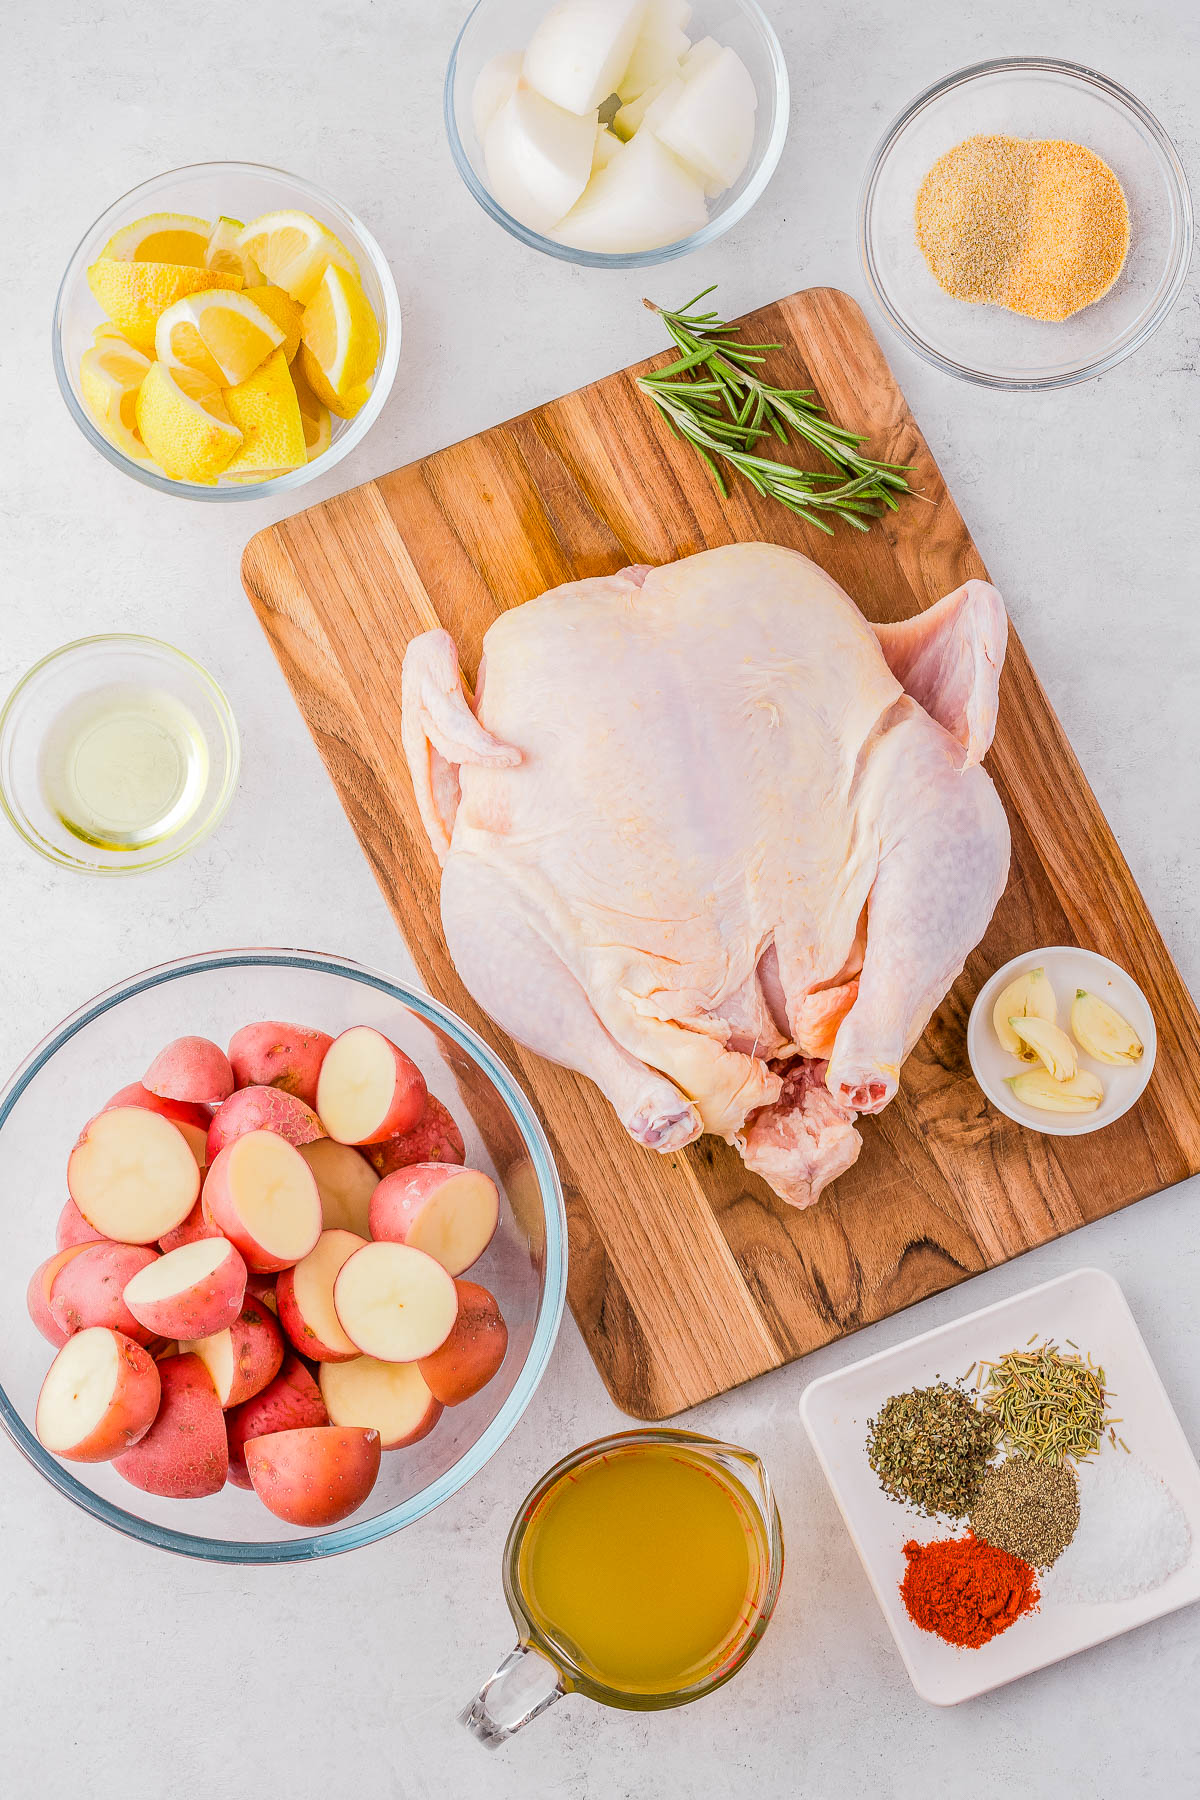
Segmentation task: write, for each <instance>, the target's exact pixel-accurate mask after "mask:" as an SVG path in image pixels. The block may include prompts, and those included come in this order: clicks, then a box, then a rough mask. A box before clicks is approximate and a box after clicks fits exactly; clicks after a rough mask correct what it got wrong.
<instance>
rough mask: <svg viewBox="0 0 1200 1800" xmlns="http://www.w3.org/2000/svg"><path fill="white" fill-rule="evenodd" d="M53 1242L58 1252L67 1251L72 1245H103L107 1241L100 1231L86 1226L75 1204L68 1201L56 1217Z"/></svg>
mask: <svg viewBox="0 0 1200 1800" xmlns="http://www.w3.org/2000/svg"><path fill="white" fill-rule="evenodd" d="M54 1241H55V1243H56V1244H57V1245H58V1247H59V1249H60V1250H69V1249H70V1248H71V1245H72V1244H103V1243H105V1242H106V1241H107V1240H106V1239H105V1236H104V1233H103V1232H102V1231H97V1230H96V1227H95V1226H94V1225H89V1224H88V1222H87V1220H86V1219H85V1218H84V1216H83V1214H82V1213H81V1212H80V1210H79V1208H78V1207H77V1206H76V1204H75V1202H74V1201H73V1200H68V1201H66V1202H65V1204H64V1206H63V1209H62V1211H61V1212H60V1213H59V1215H58V1224H57V1225H56V1226H55V1228H54Z"/></svg>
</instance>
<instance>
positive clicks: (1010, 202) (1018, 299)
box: [916, 135, 1129, 320]
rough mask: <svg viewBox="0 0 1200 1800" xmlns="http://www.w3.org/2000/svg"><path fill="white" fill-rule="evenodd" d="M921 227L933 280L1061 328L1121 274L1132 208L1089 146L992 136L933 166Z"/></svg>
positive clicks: (967, 143)
mask: <svg viewBox="0 0 1200 1800" xmlns="http://www.w3.org/2000/svg"><path fill="white" fill-rule="evenodd" d="M916 229H917V243H918V245H919V246H920V249H921V254H922V255H923V256H924V258H925V261H926V262H927V263H928V264H929V268H930V272H931V273H932V275H933V278H934V280H935V281H936V282H937V283H938V286H939V287H942V288H944V289H945V291H946V292H947V293H948V294H953V296H954V297H955V299H956V300H967V301H970V302H972V303H973V304H975V305H982V304H985V303H988V302H990V303H991V304H993V305H995V306H1003V307H1006V308H1007V309H1008V311H1009V312H1016V313H1024V314H1026V315H1027V316H1028V317H1029V318H1032V319H1050V320H1061V319H1069V318H1070V317H1071V315H1072V313H1077V312H1079V311H1080V310H1081V309H1082V308H1083V307H1085V306H1091V305H1092V304H1093V303H1094V302H1095V301H1097V300H1099V299H1100V298H1101V296H1102V295H1104V294H1106V293H1107V292H1108V290H1109V288H1110V287H1112V285H1113V283H1114V282H1115V281H1116V279H1117V276H1118V275H1119V274H1120V273H1121V270H1122V268H1123V267H1124V264H1125V257H1126V254H1127V252H1128V250H1129V207H1128V205H1127V203H1126V200H1125V194H1124V191H1123V189H1122V187H1121V183H1120V182H1119V181H1118V179H1117V177H1116V176H1115V175H1114V174H1113V171H1112V170H1111V169H1110V168H1109V166H1108V164H1107V163H1106V162H1104V161H1103V160H1102V159H1101V158H1100V157H1098V156H1097V155H1096V153H1095V151H1093V150H1089V149H1087V148H1086V146H1085V145H1083V144H1072V143H1068V142H1066V141H1064V140H1063V139H1060V138H1043V139H1036V138H1034V139H1031V138H1015V137H1005V136H1001V135H988V136H980V137H970V138H967V139H965V140H964V142H963V143H961V144H956V145H955V147H954V149H953V150H948V151H947V152H946V154H945V155H944V156H940V157H939V158H938V160H937V162H935V163H934V165H933V167H932V168H931V169H930V171H929V173H928V174H927V175H926V177H925V179H924V181H923V182H922V183H921V187H920V191H919V192H918V194H917V204H916Z"/></svg>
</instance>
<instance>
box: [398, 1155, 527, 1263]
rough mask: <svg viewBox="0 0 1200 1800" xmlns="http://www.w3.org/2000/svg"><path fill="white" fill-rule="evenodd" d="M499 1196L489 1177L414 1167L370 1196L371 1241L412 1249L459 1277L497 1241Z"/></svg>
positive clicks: (442, 1165)
mask: <svg viewBox="0 0 1200 1800" xmlns="http://www.w3.org/2000/svg"><path fill="white" fill-rule="evenodd" d="M499 1219H500V1195H499V1192H498V1191H497V1188H496V1184H495V1182H494V1181H493V1180H492V1179H491V1177H490V1176H488V1175H484V1174H482V1173H481V1172H480V1171H479V1170H478V1169H456V1168H453V1167H451V1166H450V1165H448V1164H446V1163H416V1164H415V1165H414V1166H413V1167H412V1168H411V1169H397V1171H396V1173H395V1174H394V1175H385V1176H384V1178H383V1180H382V1181H381V1182H380V1184H379V1186H378V1187H377V1188H376V1189H375V1192H374V1193H373V1194H372V1195H371V1236H372V1237H374V1238H384V1239H386V1240H387V1241H388V1242H389V1243H392V1244H411V1245H412V1247H413V1249H414V1250H424V1251H425V1253H426V1255H427V1256H432V1257H433V1259H434V1261H435V1262H440V1263H441V1265H442V1267H443V1269H445V1270H446V1272H447V1274H449V1275H461V1274H462V1273H463V1271H464V1269H469V1268H470V1267H471V1264H472V1263H473V1262H477V1261H478V1260H479V1258H480V1257H481V1256H482V1255H483V1253H484V1251H485V1250H486V1249H487V1247H488V1245H489V1244H490V1243H491V1241H492V1238H493V1237H494V1236H495V1232H496V1226H497V1224H498V1223H499Z"/></svg>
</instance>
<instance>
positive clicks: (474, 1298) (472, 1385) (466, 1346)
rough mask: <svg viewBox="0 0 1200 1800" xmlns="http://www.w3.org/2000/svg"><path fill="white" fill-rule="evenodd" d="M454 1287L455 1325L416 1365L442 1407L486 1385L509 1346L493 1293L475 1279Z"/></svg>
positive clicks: (458, 1282)
mask: <svg viewBox="0 0 1200 1800" xmlns="http://www.w3.org/2000/svg"><path fill="white" fill-rule="evenodd" d="M454 1287H455V1291H456V1292H457V1294H458V1317H457V1318H456V1319H455V1321H454V1328H453V1330H452V1331H451V1333H450V1336H449V1337H448V1338H447V1339H446V1341H445V1343H444V1344H439V1345H438V1348H437V1349H436V1350H434V1351H433V1352H432V1354H431V1355H429V1356H423V1357H422V1358H421V1360H420V1362H419V1363H418V1364H417V1367H418V1368H419V1369H420V1371H421V1375H422V1377H423V1378H424V1380H425V1383H426V1385H427V1386H428V1388H429V1391H430V1393H431V1394H432V1395H433V1396H434V1398H435V1399H437V1400H440V1401H441V1402H442V1404H443V1405H444V1406H461V1404H462V1402H463V1401H464V1400H469V1399H470V1398H471V1396H472V1395H473V1394H477V1393H478V1392H479V1390H480V1388H484V1387H486V1386H487V1384H488V1382H489V1381H490V1380H491V1379H492V1376H493V1375H494V1374H495V1373H496V1371H497V1370H498V1369H499V1367H500V1365H501V1363H502V1362H503V1361H504V1355H505V1352H506V1351H507V1349H508V1326H507V1325H506V1324H505V1323H504V1317H503V1314H502V1313H501V1311H500V1308H499V1307H498V1306H497V1304H496V1297H495V1295H494V1294H492V1293H489V1291H488V1289H487V1288H485V1287H480V1285H479V1283H478V1282H477V1281H456V1282H455V1284H454ZM330 1416H331V1417H332V1414H331V1415H330Z"/></svg>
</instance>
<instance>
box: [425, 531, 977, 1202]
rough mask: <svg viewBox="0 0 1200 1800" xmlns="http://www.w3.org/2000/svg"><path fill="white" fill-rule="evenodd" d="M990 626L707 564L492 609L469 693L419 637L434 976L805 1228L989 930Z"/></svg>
mask: <svg viewBox="0 0 1200 1800" xmlns="http://www.w3.org/2000/svg"><path fill="white" fill-rule="evenodd" d="M1007 634H1008V621H1007V617H1006V614H1005V611H1004V607H1003V604H1002V602H1001V600H1000V596H999V595H998V594H997V593H996V591H995V589H994V588H991V587H989V586H988V585H987V583H986V582H981V581H969V582H967V584H966V585H965V587H962V588H959V589H958V591H957V592H956V593H953V594H949V595H947V596H946V598H945V599H944V600H941V601H939V602H938V604H937V605H936V606H933V607H931V608H930V609H929V610H928V611H927V612H923V613H919V614H918V615H917V616H916V617H915V618H912V619H908V620H906V621H904V622H903V623H901V624H898V625H881V626H878V627H875V628H872V627H871V626H870V625H869V624H868V623H867V621H866V619H865V618H864V617H863V615H862V614H861V613H860V612H859V611H858V609H857V607H856V606H855V605H854V603H853V602H852V601H851V600H850V599H849V597H848V596H847V595H846V594H845V593H843V591H842V589H841V588H840V587H838V585H837V583H836V582H835V581H833V580H832V578H831V577H830V576H828V575H826V574H825V573H824V572H823V571H822V570H821V569H820V568H818V567H817V566H816V564H815V563H812V562H810V561H809V560H808V559H807V557H804V556H800V555H798V554H797V553H796V552H794V551H791V550H785V549H782V548H780V547H778V546H776V545H772V544H733V545H729V546H727V547H726V548H724V549H719V550H708V551H705V552H703V553H702V554H701V555H699V556H690V557H687V558H685V559H684V560H682V561H680V562H674V563H668V564H665V565H664V566H662V567H661V568H654V569H647V568H644V567H637V568H629V569H623V570H622V571H621V572H620V573H619V574H616V575H608V576H602V577H598V578H594V579H591V580H587V581H576V582H571V583H569V584H568V585H566V586H564V587H559V588H555V589H553V590H552V592H550V593H547V594H543V595H542V596H541V598H540V599H536V600H530V601H529V602H527V603H526V604H525V605H523V606H518V607H515V608H513V610H512V611H510V612H507V613H505V614H504V615H503V616H502V617H501V618H500V619H498V620H497V621H496V623H495V624H494V625H493V626H492V627H491V629H490V630H489V631H488V633H487V636H486V638H485V639H484V661H483V662H482V663H481V665H480V671H479V684H478V687H477V689H476V692H475V694H474V696H473V698H472V697H471V696H469V695H468V694H467V693H466V692H465V691H464V687H463V683H462V679H461V677H460V674H459V666H458V655H457V652H456V649H455V646H454V643H453V640H452V639H451V638H450V636H449V635H448V634H447V633H446V632H444V631H430V632H426V633H425V634H424V635H423V636H421V637H418V638H416V639H414V640H413V642H412V643H411V644H410V646H409V649H408V652H407V655H406V657H405V662H404V673H403V693H402V704H403V738H404V747H405V751H406V753H407V756H408V760H409V765H410V768H411V770H412V777H413V783H414V786H415V789H416V796H417V800H418V803H419V806H420V810H421V816H422V819H423V821H424V824H425V827H426V830H427V831H428V833H429V837H430V840H431V842H432V844H433V847H434V850H435V851H436V852H437V855H438V857H439V859H440V860H441V862H442V865H443V872H442V890H441V905H442V922H443V926H444V929H445V934H446V942H447V944H448V946H449V949H450V953H451V955H452V956H453V958H454V962H455V965H456V967H457V968H458V971H459V974H460V975H461V976H462V979H463V981H464V982H465V984H466V986H467V987H468V988H469V989H470V991H471V993H472V994H473V995H474V996H475V998H476V1000H478V1002H479V1004H480V1005H481V1006H482V1007H483V1008H484V1009H485V1011H487V1012H488V1013H490V1014H491V1016H492V1017H493V1018H494V1019H495V1020H496V1021H497V1023H498V1024H499V1025H501V1026H502V1027H503V1029H504V1030H505V1031H507V1032H508V1033H509V1035H510V1036H512V1037H514V1038H516V1039H518V1040H519V1041H520V1042H521V1043H523V1044H526V1045H528V1046H529V1047H530V1048H531V1049H533V1050H535V1051H536V1052H538V1053H539V1054H540V1055H543V1056H547V1057H550V1058H552V1059H553V1060H554V1061H555V1062H559V1063H565V1064H567V1065H568V1066H569V1067H570V1068H573V1069H577V1070H579V1071H580V1072H581V1073H582V1074H584V1075H587V1076H589V1077H590V1078H591V1079H592V1080H593V1081H594V1082H595V1083H596V1084H597V1085H598V1086H599V1087H600V1088H601V1089H602V1090H603V1092H604V1093H605V1095H606V1096H607V1097H608V1099H609V1100H610V1101H611V1103H612V1105H613V1106H614V1107H615V1108H616V1111H617V1113H618V1115H619V1117H620V1119H621V1122H622V1123H623V1125H624V1126H625V1128H626V1130H627V1131H629V1132H630V1133H631V1135H632V1136H633V1137H634V1138H635V1139H637V1141H638V1142H639V1143H642V1144H645V1145H647V1146H648V1147H649V1148H651V1149H654V1150H660V1151H675V1150H678V1149H680V1148H681V1147H682V1146H683V1145H685V1144H688V1143H690V1142H691V1141H692V1139H693V1138H695V1137H697V1136H698V1135H699V1134H700V1133H701V1132H704V1131H711V1132H715V1133H716V1134H717V1135H718V1136H720V1137H723V1138H725V1139H727V1140H729V1141H731V1142H732V1143H734V1144H736V1145H737V1147H738V1149H739V1150H740V1152H741V1154H742V1156H743V1158H744V1159H745V1161H746V1163H747V1164H748V1166H749V1167H750V1168H751V1169H754V1170H756V1171H757V1172H758V1173H759V1174H760V1175H762V1176H763V1177H764V1178H765V1179H766V1180H767V1181H768V1182H769V1183H770V1185H771V1187H772V1188H774V1190H775V1192H776V1193H777V1194H779V1195H781V1196H782V1197H783V1199H785V1200H789V1201H791V1202H792V1203H793V1204H795V1205H797V1206H806V1205H808V1204H810V1203H811V1202H812V1201H813V1200H815V1199H816V1198H817V1196H818V1195H819V1194H820V1192H821V1190H822V1188H823V1187H825V1186H826V1185H827V1183H829V1182H830V1181H832V1180H834V1178H835V1177H836V1176H838V1175H840V1174H841V1173H842V1172H843V1171H844V1170H845V1169H847V1168H849V1166H850V1165H851V1163H853V1162H854V1160H855V1158H856V1157H857V1155H858V1152H859V1148H860V1139H859V1136H858V1133H857V1131H856V1130H855V1123H854V1122H855V1119H856V1117H857V1115H858V1114H860V1113H875V1112H878V1111H879V1110H880V1109H881V1108H882V1107H884V1106H886V1105H887V1103H888V1101H889V1100H890V1099H891V1098H892V1096H893V1094H894V1093H895V1092H896V1088H897V1084H898V1081H899V1076H900V1065H901V1063H902V1062H903V1061H904V1058H905V1057H906V1056H907V1054H908V1052H909V1051H910V1050H911V1049H912V1047H913V1045H914V1044H915V1043H916V1041H917V1039H918V1038H919V1037H920V1035H921V1032H922V1031H923V1030H924V1028H925V1025H926V1023H927V1021H928V1019H929V1017H930V1015H931V1013H932V1012H933V1010H934V1008H935V1007H936V1006H937V1005H938V1004H939V1002H940V1001H941V1000H942V998H943V997H944V995H945V994H946V992H947V990H948V989H949V987H950V986H951V984H952V983H953V981H954V980H955V978H956V977H957V975H958V974H959V973H960V971H961V969H962V966H963V963H964V961H965V960H966V957H967V955H968V953H969V952H970V951H971V950H972V949H973V947H974V946H975V945H976V944H977V943H978V941H979V939H980V938H981V937H982V936H983V933H984V930H985V929H986V927H987V923H988V920H989V919H990V917H991V915H992V911H993V908H994V907H995V905H996V902H997V900H998V899H999V897H1000V895H1001V893H1002V892H1003V889H1004V884H1005V881H1006V879H1007V875H1008V856H1009V835H1008V823H1007V820H1006V818H1005V815H1004V809H1003V807H1002V806H1001V803H1000V800H999V797H998V796H997V794H996V790H995V788H994V787H993V786H992V782H991V779H990V778H989V776H988V775H987V774H986V773H985V771H984V770H983V769H982V768H981V767H980V766H979V765H980V758H981V757H982V756H983V754H984V752H985V751H986V750H987V748H988V745H989V744H990V743H991V740H992V734H993V731H994V729H995V723H996V708H997V684H998V681H999V677H1000V669H1001V666H1002V664H1003V661H1004V651H1005V645H1006V641H1007Z"/></svg>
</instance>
